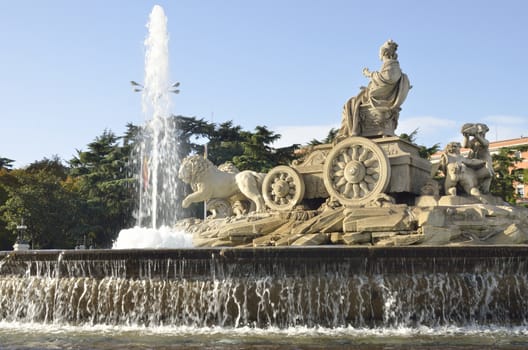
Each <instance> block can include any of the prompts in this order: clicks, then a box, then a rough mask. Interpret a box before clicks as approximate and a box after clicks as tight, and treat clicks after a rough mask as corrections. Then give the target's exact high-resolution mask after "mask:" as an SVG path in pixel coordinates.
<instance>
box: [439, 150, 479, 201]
mask: <svg viewBox="0 0 528 350" xmlns="http://www.w3.org/2000/svg"><path fill="white" fill-rule="evenodd" d="M461 148H462V146H461V145H460V142H450V143H448V144H447V146H446V148H445V152H444V154H443V155H442V158H441V161H440V169H441V170H442V171H443V172H444V174H445V184H444V189H445V193H446V195H451V196H456V195H457V185H460V187H462V188H463V190H464V191H465V192H466V193H467V194H470V195H472V196H475V197H480V196H481V193H480V191H479V178H478V176H477V172H478V171H479V170H480V169H482V168H484V167H485V166H486V162H485V161H483V160H480V159H472V158H466V157H464V156H463V155H462V154H460V149H461Z"/></svg>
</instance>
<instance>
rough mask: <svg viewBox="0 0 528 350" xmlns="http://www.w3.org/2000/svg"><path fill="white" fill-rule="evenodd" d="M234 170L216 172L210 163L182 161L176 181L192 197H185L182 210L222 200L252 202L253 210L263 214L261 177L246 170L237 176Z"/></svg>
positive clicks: (196, 157)
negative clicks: (201, 203) (204, 202)
mask: <svg viewBox="0 0 528 350" xmlns="http://www.w3.org/2000/svg"><path fill="white" fill-rule="evenodd" d="M235 170H236V168H234V166H229V167H226V168H225V169H224V167H222V169H219V168H217V167H216V166H215V165H214V164H213V163H211V161H209V160H207V159H205V158H203V157H201V156H199V155H193V156H189V157H187V158H185V159H184V160H183V161H182V164H181V166H180V170H179V172H178V177H179V178H180V179H181V180H182V181H184V182H186V183H188V184H190V185H191V188H192V189H193V191H194V192H193V193H191V194H190V195H188V196H187V197H185V199H184V200H183V203H182V206H183V207H184V208H186V207H188V206H189V205H190V204H191V203H195V202H201V201H207V200H210V199H225V200H229V201H231V202H233V201H235V200H238V199H240V197H242V198H246V199H248V200H249V201H251V202H252V205H251V207H252V210H256V211H264V210H265V208H266V206H265V203H264V199H263V198H262V193H261V187H262V180H263V178H264V174H259V173H256V172H254V171H250V170H245V171H241V172H236V171H235Z"/></svg>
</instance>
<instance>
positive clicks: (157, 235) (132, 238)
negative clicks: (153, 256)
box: [112, 226, 193, 249]
mask: <svg viewBox="0 0 528 350" xmlns="http://www.w3.org/2000/svg"><path fill="white" fill-rule="evenodd" d="M192 247H193V244H192V234H190V233H187V232H184V231H175V230H172V229H171V228H169V227H166V226H162V227H160V228H158V229H153V228H146V227H138V226H136V227H133V228H128V229H124V230H121V232H119V236H118V237H117V240H116V241H115V242H114V246H113V247H112V249H146V248H150V249H160V248H169V249H171V248H192Z"/></svg>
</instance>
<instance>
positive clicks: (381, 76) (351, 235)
mask: <svg viewBox="0 0 528 350" xmlns="http://www.w3.org/2000/svg"><path fill="white" fill-rule="evenodd" d="M396 49H397V44H396V43H395V42H393V41H392V40H389V41H387V42H386V43H385V44H383V46H382V47H381V49H380V58H381V59H382V61H383V65H382V68H381V69H380V71H379V72H370V71H369V70H368V69H364V70H363V73H364V75H365V76H367V77H369V78H370V83H369V85H368V87H366V88H363V89H362V90H361V92H360V93H359V94H358V95H357V96H355V97H352V98H351V99H350V100H349V101H348V102H347V103H346V104H345V106H344V110H343V115H342V126H341V129H340V130H339V133H338V135H337V139H336V141H335V142H333V143H328V144H322V145H317V146H313V147H311V148H309V149H308V150H307V152H306V153H305V154H304V157H303V158H302V159H299V160H297V161H295V162H293V163H292V164H290V165H278V166H276V167H274V168H272V169H271V170H270V171H269V172H268V173H267V174H265V175H264V174H257V173H254V172H250V171H242V172H239V171H238V169H236V168H234V167H233V166H232V164H231V165H223V166H220V167H219V168H216V167H215V166H214V165H213V164H212V163H211V162H209V161H208V160H205V159H203V158H202V157H200V156H192V157H189V158H187V159H186V160H185V161H184V162H183V164H182V167H181V169H180V178H182V179H183V180H184V181H186V182H187V183H190V184H191V185H192V187H193V190H194V191H195V192H194V193H192V194H190V195H189V196H188V197H187V198H185V200H184V203H183V206H184V207H186V206H188V205H189V204H190V203H192V202H198V201H203V200H205V201H207V206H208V209H209V211H210V212H211V213H212V215H211V216H209V217H207V219H205V220H203V221H199V222H193V223H192V224H188V223H187V222H185V221H182V223H181V228H182V229H185V230H186V231H187V232H191V233H192V234H193V244H194V245H195V246H197V247H200V246H208V247H220V246H223V247H226V246H236V247H260V246H285V245H294V246H295V245H322V244H338V245H363V246H404V245H405V246H406V245H447V244H454V245H481V244H482V245H485V244H521V243H522V244H526V243H528V209H526V208H517V207H512V206H510V205H508V204H507V203H504V201H502V200H501V199H500V198H497V197H494V196H492V195H490V194H489V189H490V182H491V178H492V176H493V168H492V159H491V155H490V152H489V142H488V141H487V140H486V137H485V136H486V132H487V131H488V127H487V126H486V125H485V124H481V123H468V124H464V125H463V126H462V129H461V132H462V135H463V136H464V143H463V145H464V147H467V148H469V154H468V155H467V156H464V155H463V154H462V153H461V148H462V144H460V143H459V142H451V143H449V144H448V145H447V146H446V149H445V152H444V154H443V155H442V156H441V160H440V163H439V164H435V167H434V169H435V170H434V171H431V170H432V169H433V165H432V163H431V162H430V161H429V160H427V159H424V158H421V157H420V155H419V147H418V146H417V145H415V144H412V143H410V142H407V141H405V140H402V139H401V138H399V137H397V136H395V135H394V131H395V129H396V126H397V123H398V117H399V112H400V106H401V104H402V103H403V101H404V100H405V98H406V96H407V93H408V92H409V89H410V88H411V86H410V85H409V80H408V78H407V76H406V75H405V74H403V73H402V71H401V69H400V66H399V63H398V60H397V55H396ZM438 168H440V170H442V171H443V173H444V174H445V178H444V179H442V180H443V182H441V181H442V180H440V181H438V179H436V178H433V175H435V173H436V170H437V169H438ZM442 187H443V189H444V190H445V195H443V193H440V192H441V189H442ZM261 191H262V192H261ZM261 193H262V194H261ZM248 200H250V201H251V202H252V208H250V209H249V210H248V208H247V205H246V203H247V202H248ZM266 207H267V208H269V209H266ZM255 211H256V212H255Z"/></svg>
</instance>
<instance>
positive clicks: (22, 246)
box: [13, 242, 29, 251]
mask: <svg viewBox="0 0 528 350" xmlns="http://www.w3.org/2000/svg"><path fill="white" fill-rule="evenodd" d="M13 250H14V251H20V250H29V244H28V243H18V242H17V243H15V244H14V245H13Z"/></svg>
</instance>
